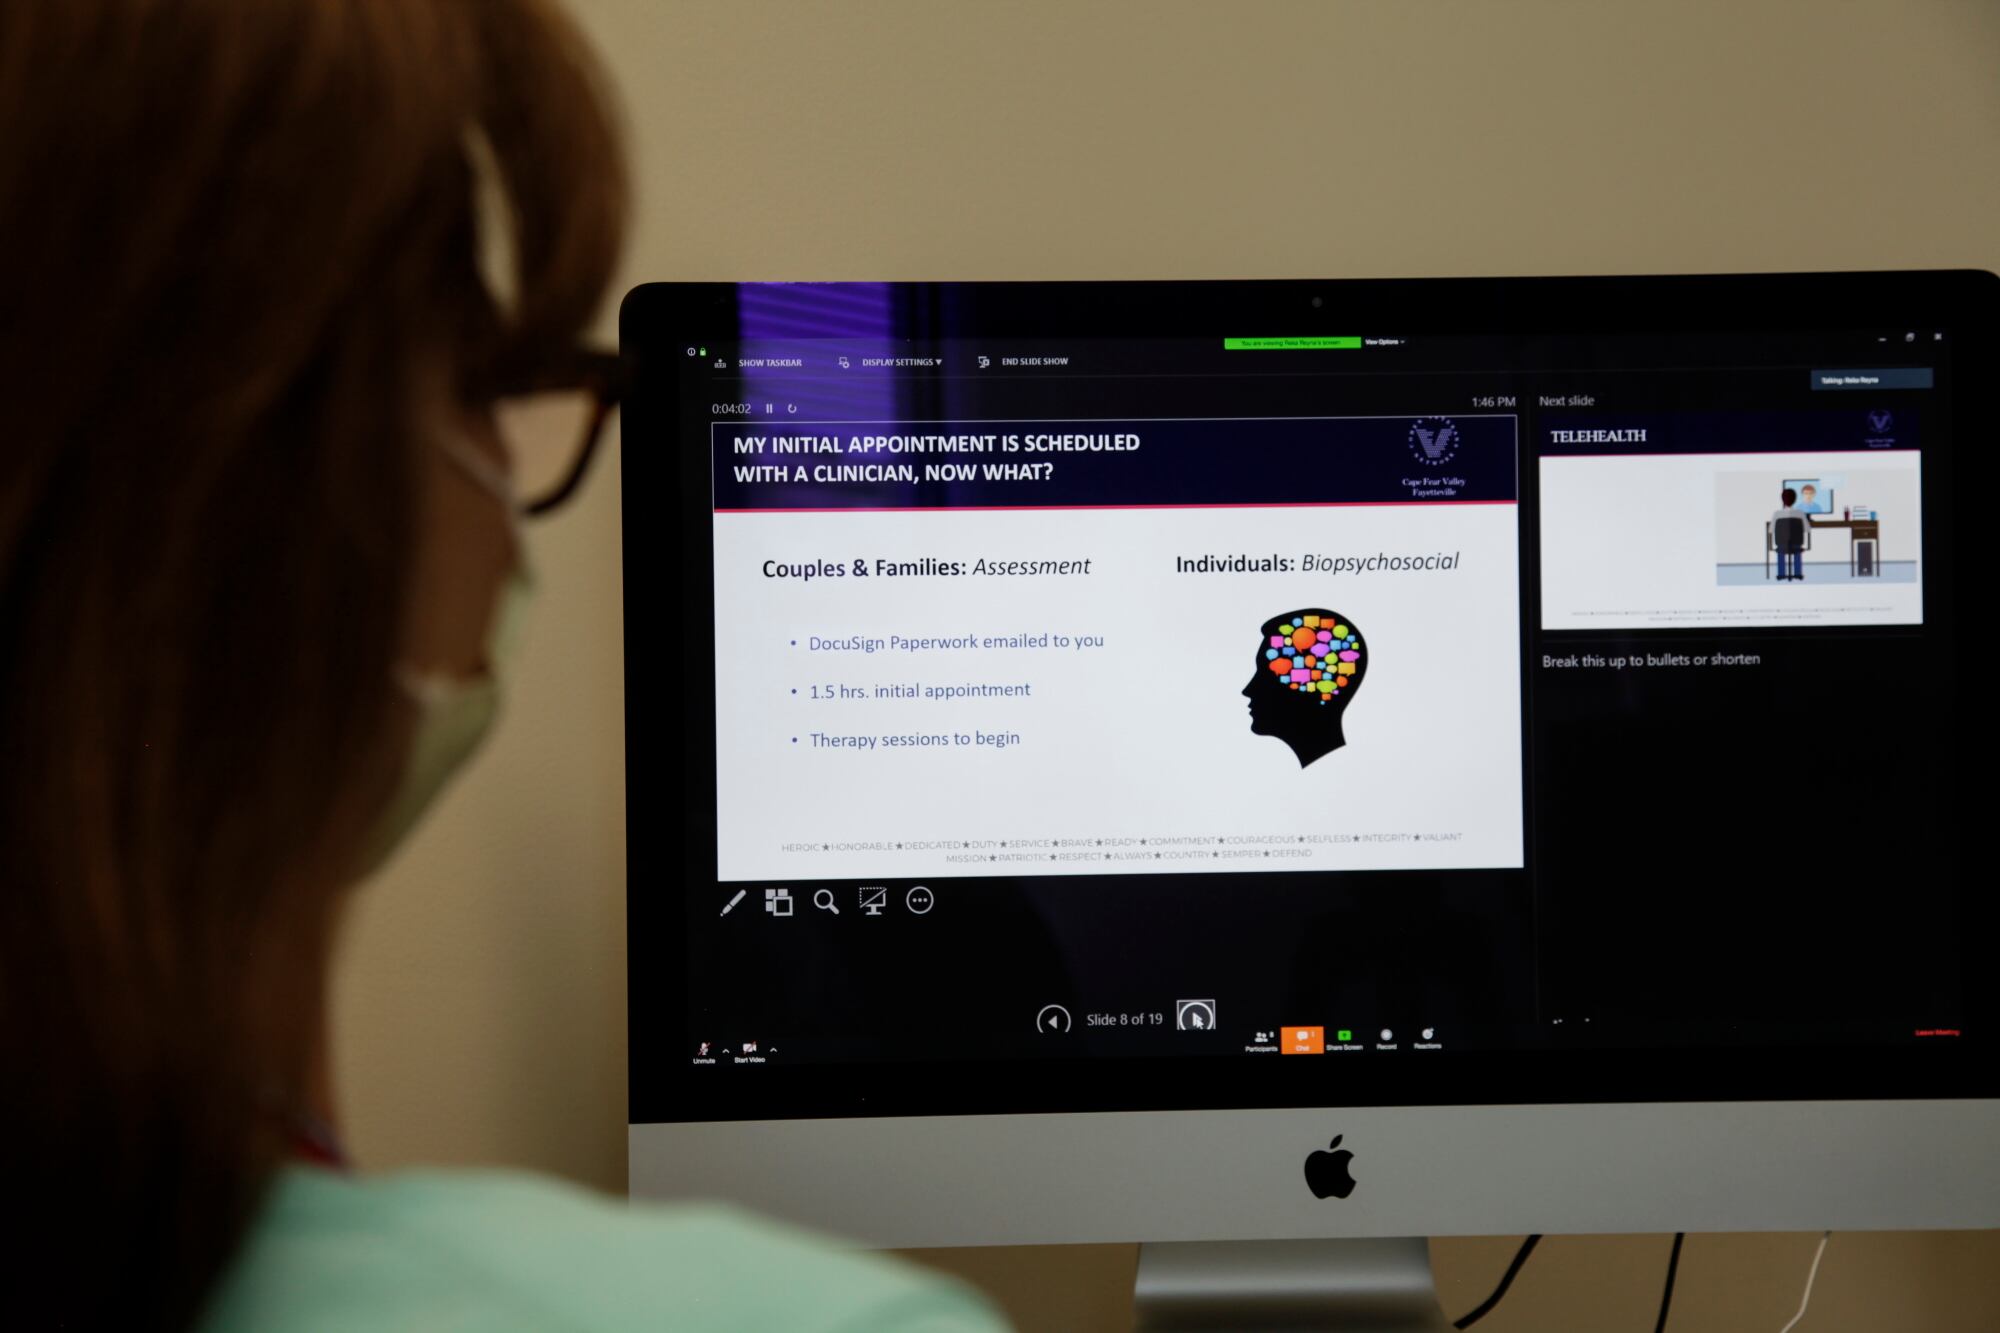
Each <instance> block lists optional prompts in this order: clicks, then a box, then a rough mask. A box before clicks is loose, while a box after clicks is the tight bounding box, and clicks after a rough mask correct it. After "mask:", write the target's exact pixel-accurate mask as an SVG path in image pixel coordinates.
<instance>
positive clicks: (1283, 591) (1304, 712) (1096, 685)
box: [712, 414, 1522, 881]
mask: <svg viewBox="0 0 2000 1333" xmlns="http://www.w3.org/2000/svg"><path fill="white" fill-rule="evenodd" d="M1517 424H1518V423H1517V420H1516V418H1515V417H1514V416H1512V415H1510V414H1463V415H1458V416H1454V417H1452V418H1449V419H1447V418H1444V417H1437V418H1406V417H1380V416H1338V415H1329V416H1323V417H1310V418H1285V419H1273V418H1259V417H1214V418H1177V419H1176V418H1157V417H1154V418H1132V419H1119V420H1104V419H1053V420H1020V419H1012V420H1010V419H993V418H986V419H982V420H978V421H934V422H901V421H871V422H834V421H826V422H793V421H790V420H787V421H785V422H782V423H779V422H771V423H768V424H767V423H763V422H718V423H716V424H715V425H714V426H713V428H712V433H713V441H714V442H713V449H714V452H715V457H716V487H715V493H716V515H715V552H716V561H715V601H716V682H717V691H716V700H717V708H718V711H719V713H720V714H721V715H722V716H725V717H749V716H755V715H757V714H759V713H762V712H764V711H766V710H768V709H769V708H770V706H771V705H772V704H773V703H776V704H777V705H779V708H780V710H781V713H780V716H781V718H782V720H783V725H781V726H778V727H775V728H760V729H759V730H758V731H757V732H755V733H753V734H751V735H749V736H745V737H742V738H740V741H739V742H738V743H732V744H727V745H719V746H718V751H717V753H718V762H717V772H716V790H717V807H718V822H717V832H718V839H717V848H718V853H719V866H720V871H721V875H722V878H724V879H727V880H756V881H764V880H785V879H796V878H804V879H810V880H829V879H841V878H847V879H854V878H857V877H858V878H861V879H868V878H883V877H888V878H907V877H909V876H912V875H920V876H933V877H935V876H988V875H1017V874H1020V873H1022V872H1023V871H1033V872H1034V873H1037V874H1054V875H1065V876H1074V875H1092V874H1099V873H1102V872H1104V871H1107V870H1119V871H1123V872H1126V873H1136V874H1148V875H1181V874H1188V873H1213V872H1216V871H1221V870H1225V869H1227V870H1238V869H1241V868H1243V867H1244V866H1246V865H1251V866H1255V867H1258V868H1263V867H1265V866H1276V867H1279V868H1284V869H1293V870H1333V871H1344V870H1409V869H1419V868H1423V869H1464V868H1473V867H1507V868H1511V867H1518V866H1520V864H1521V844H1522V820H1521V717H1520V677H1519V662H1520V650H1519V636H1520V570H1519V566H1518V562H1517V558H1516V557H1517V551H1518V546H1519V524H1518V521H1517V515H1516V508H1517V506H1516V503H1515V494H1514V486H1515V477H1516V475H1517V471H1518V466H1517V460H1516V437H1517ZM1191 484H1192V485H1193V486H1198V487H1199V493H1200V495H1201V496H1202V497H1203V498H1202V499H1200V500H1199V501H1194V500H1192V498H1191V496H1192V492H1191V489H1190V488H1191ZM933 497H937V498H945V497H948V503H947V504H946V505H944V506H939V505H937V504H935V503H930V504H926V499H927V498H933ZM771 626H784V627H786V628H785V632H784V634H783V636H782V637H781V638H779V639H778V640H777V641H776V642H773V641H772V636H771V635H770V634H769V633H768V629H769V627H771ZM749 645H760V650H759V651H757V652H756V654H755V658H756V663H757V664H756V666H755V667H754V668H753V669H751V670H742V669H740V668H741V667H742V666H744V665H746V663H745V659H744V649H745V648H746V647H748V646H749ZM773 657H775V659H776V661H775V662H772V661H771V659H772V658H773ZM773 665H775V666H776V667H777V668H778V669H777V671H776V672H775V673H774V672H772V671H771V670H770V667H771V666H773ZM776 679H782V680H784V681H785V682H786V684H785V687H784V689H785V693H784V694H783V695H781V696H780V697H779V698H778V699H776V700H773V699H772V698H771V694H772V688H771V687H772V684H773V683H774V680H776ZM1364 700H1365V706H1364V703H1363V701H1364ZM1445 700H1449V701H1450V704H1449V706H1448V707H1441V706H1439V705H1440V701H1445ZM1350 747H1351V748H1350ZM774 770H781V771H783V772H785V773H786V774H787V775H788V778H790V779H792V780H795V781H799V782H802V783H805V784H807V785H809V786H810V787H811V788H813V789H814V791H815V793H816V794H815V798H814V799H813V800H812V801H810V802H803V803H799V804H792V803H779V802H773V801H770V800H768V799H765V795H766V794H767V793H768V791H769V786H768V784H769V780H770V775H771V773H772V772H773V771H774ZM1335 811H1337V812H1338V813H1337V816H1335V817H1334V818H1329V815H1330V814H1332V813H1333V812H1335Z"/></svg>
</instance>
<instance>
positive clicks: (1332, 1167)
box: [1306, 1134, 1354, 1199]
mask: <svg viewBox="0 0 2000 1333" xmlns="http://www.w3.org/2000/svg"><path fill="white" fill-rule="evenodd" d="M1346 1137H1347V1136H1346V1135H1344V1134H1336V1135H1334V1136H1333V1142H1331V1143H1329V1144H1327V1145H1326V1148H1325V1149H1323V1150H1322V1151H1320V1152H1316V1153H1314V1154H1313V1155H1312V1156H1310V1157H1308V1158H1306V1187H1307V1188H1308V1189H1310V1190H1311V1191H1312V1192H1313V1197H1314V1198H1316V1199H1324V1198H1325V1197H1326V1196H1327V1195H1329V1194H1331V1195H1332V1196H1333V1197H1334V1198H1336V1199H1344V1198H1346V1197H1347V1196H1348V1195H1350V1194H1352V1193H1354V1177H1353V1176H1352V1175H1351V1174H1349V1172H1348V1170H1347V1164H1348V1163H1349V1162H1351V1161H1353V1160H1354V1154H1353V1153H1351V1152H1349V1151H1348V1150H1347V1149H1345V1148H1342V1147H1341V1146H1340V1141H1341V1140H1342V1139H1343V1138H1346ZM1336 1149H1338V1151H1335V1150H1336Z"/></svg>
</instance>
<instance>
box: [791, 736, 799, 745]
mask: <svg viewBox="0 0 2000 1333" xmlns="http://www.w3.org/2000/svg"><path fill="white" fill-rule="evenodd" d="M798 743H799V738H798V737H797V736H794V737H792V744H794V745H797V744H798Z"/></svg>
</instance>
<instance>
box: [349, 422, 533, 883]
mask: <svg viewBox="0 0 2000 1333" xmlns="http://www.w3.org/2000/svg"><path fill="white" fill-rule="evenodd" d="M440 447H442V448H443V449H444V452H445V455H446V457H448V458H449V459H451V461H452V462H453V463H455V464H456V465H457V466H458V468H459V470H460V471H462V472H464V473H465V474H466V476H467V477H469V478H470V479H471V480H472V481H473V482H475V483H476V484H478V485H479V486H480V487H482V488H483V489H485V490H488V491H491V492H493V494H494V495H495V497H496V498H498V499H499V500H500V502H501V503H502V504H504V505H505V506H506V509H507V516H508V522H509V523H510V524H512V525H514V527H515V534H514V550H515V553H516V554H515V565H514V569H513V572H512V573H510V574H509V575H508V576H507V581H506V583H505V584H503V585H502V586H501V588H500V591H499V593H498V595H497V600H496V603H495V605H494V608H493V613H492V615H491V616H490V617H489V618H488V621H487V640H486V671H485V672H484V673H483V674H482V675H479V676H476V677H472V678H461V677H457V676H450V675H446V674H444V673H442V672H435V671H419V670H416V669H414V668H411V667H408V666H398V667H397V668H396V669H395V673H394V674H395V680H396V684H397V686H398V688H400V689H401V690H402V691H403V693H404V694H406V695H408V696H409V698H410V700H411V701H412V702H413V703H414V704H415V705H416V707H417V725H416V729H415V731H414V732H413V733H412V734H411V736H410V748H409V752H408V753H407V754H406V755H405V756H404V759H403V772H402V776H401V777H400V778H399V779H398V780H397V783H396V790H395V793H394V795H392V796H391V797H390V798H389V803H388V804H387V805H386V806H384V807H383V809H382V813H381V814H380V815H378V816H377V817H376V821H375V825H374V827H373V829H372V830H371V831H370V832H369V835H368V837H367V839H366V840H365V842H364V844H363V847H362V857H361V865H360V873H359V876H358V877H359V878H367V877H368V876H370V875H373V874H374V873H375V872H376V871H377V870H379V869H381V868H382V864H383V863H384V862H385V861H387V860H388V859H389V857H390V856H391V855H392V854H393V853H394V852H395V850H396V849H397V848H398V847H399V846H401V845H402V842H403V839H404V838H405V837H406V836H407V835H408V834H409V832H410V830H411V829H413V828H415V827H416V826H417V824H418V823H419V822H420V821H421V820H422V819H423V817H424V814H425V812H426V811H428V810H429V809H430V807H431V804H432V802H434V801H435V800H436V799H437V796H438V793H439V792H441V791H443V790H444V789H445V787H446V785H447V784H449V783H450V781H451V779H452V777H453V776H454V775H455V774H457V773H458V771H459V770H460V769H461V768H463V767H464V766H465V762H466V761H467V760H468V759H470V758H472V756H473V754H474V753H475V752H477V751H478V749H479V746H480V744H481V742H483V741H484V740H485V739H486V735H487V733H488V732H490V731H491V730H492V729H493V723H494V720H495V719H496V718H497V717H499V715H500V700H501V697H502V696H503V695H504V694H505V693H506V690H507V682H508V680H509V679H510V678H511V677H512V675H513V670H514V665H515V662H516V660H517V658H518V655H519V652H520V646H521V628H522V626H523V624H524V623H525V622H526V620H527V612H528V604H529V603H530V602H531V601H532V600H533V599H534V590H535V587H534V580H533V578H532V577H531V576H530V575H529V573H528V569H527V556H526V552H527V547H526V545H525V544H524V543H523V541H522V538H521V534H520V531H519V521H518V515H519V513H520V507H519V505H518V504H517V503H516V501H515V499H514V494H513V488H512V487H511V486H510V485H509V484H508V481H507V478H506V476H505V474H504V473H502V472H501V471H500V470H499V469H498V468H496V467H494V466H493V465H492V464H491V463H489V462H488V461H487V460H486V459H485V458H483V457H481V456H480V455H478V454H477V453H475V452H473V451H472V450H470V449H468V448H466V447H465V446H464V445H462V444H459V443H458V442H457V441H451V442H449V444H446V445H442V446H440Z"/></svg>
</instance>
